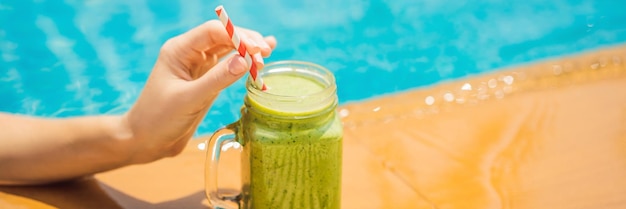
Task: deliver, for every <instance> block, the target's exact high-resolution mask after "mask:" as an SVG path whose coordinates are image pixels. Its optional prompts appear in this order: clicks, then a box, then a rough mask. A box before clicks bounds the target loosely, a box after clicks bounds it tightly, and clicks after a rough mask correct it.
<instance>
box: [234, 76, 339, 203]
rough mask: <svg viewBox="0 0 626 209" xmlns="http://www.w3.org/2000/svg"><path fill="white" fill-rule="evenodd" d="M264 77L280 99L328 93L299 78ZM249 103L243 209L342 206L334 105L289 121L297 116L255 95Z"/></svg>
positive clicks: (245, 124) (316, 83) (336, 119)
mask: <svg viewBox="0 0 626 209" xmlns="http://www.w3.org/2000/svg"><path fill="white" fill-rule="evenodd" d="M263 79H264V81H265V83H266V85H267V86H268V87H269V90H268V93H270V94H276V95H290V96H295V95H307V94H312V93H315V92H320V91H322V90H323V89H324V87H323V86H322V85H321V84H320V83H318V82H317V81H314V80H312V79H307V78H305V77H301V76H297V75H294V74H275V75H269V76H266V77H264V78H263ZM246 105H247V109H248V110H247V111H244V114H243V117H242V123H243V124H242V128H243V130H242V135H243V144H244V146H243V158H242V159H243V164H242V165H243V173H244V175H243V182H244V189H243V190H244V201H243V204H244V205H243V206H244V207H243V208H253V209H265V208H272V209H280V208H291V209H298V208H303V209H304V208H306V209H314V208H326V209H333V208H340V199H341V150H342V135H343V132H342V130H343V129H342V126H341V121H340V120H339V118H338V116H337V115H336V114H335V110H334V108H335V107H334V106H328V107H326V108H321V109H320V112H318V113H321V114H316V116H314V117H309V118H306V119H302V118H300V119H294V118H291V119H290V118H289V117H290V116H294V113H286V112H281V111H280V108H276V107H271V106H263V105H261V104H259V103H257V102H255V101H253V100H252V99H251V98H250V97H248V98H247V100H246ZM254 110H257V111H254ZM277 116H278V117H277ZM240 139H241V138H240Z"/></svg>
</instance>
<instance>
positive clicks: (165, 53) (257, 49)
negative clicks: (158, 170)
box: [0, 20, 276, 185]
mask: <svg viewBox="0 0 626 209" xmlns="http://www.w3.org/2000/svg"><path fill="white" fill-rule="evenodd" d="M237 30H239V31H240V32H242V33H241V34H240V35H242V41H243V42H244V44H246V46H248V47H247V49H248V52H249V53H250V54H259V55H261V56H269V54H270V53H271V51H272V49H273V48H274V47H275V45H276V40H275V39H274V38H273V37H265V38H264V37H263V36H261V35H260V34H259V33H257V32H254V31H251V30H247V29H243V28H237ZM233 49H234V46H233V45H232V42H231V40H230V38H229V37H228V34H227V33H226V30H225V29H224V27H223V26H222V25H221V23H219V21H216V20H213V21H208V22H205V23H204V24H202V25H200V26H198V27H196V28H193V29H191V30H189V31H187V32H186V33H184V34H181V35H179V36H177V37H174V38H172V39H170V40H168V41H167V42H166V43H165V44H164V45H163V46H162V48H161V52H160V54H159V58H158V59H157V61H156V63H155V65H154V68H153V69H152V72H151V73H150V77H149V78H148V81H147V82H146V85H145V87H144V89H143V91H142V92H141V95H140V96H139V98H138V100H137V102H136V103H135V104H134V105H133V107H132V108H131V109H130V110H129V111H128V112H127V113H126V114H124V115H121V116H91V117H76V118H68V119H45V118H35V117H29V116H19V115H10V114H6V113H0V185H2V184H41V183H49V182H54V181H60V180H66V179H71V178H77V177H81V176H85V175H89V174H94V173H98V172H102V171H106V170H111V169H115V168H119V167H122V166H126V165H131V164H139V163H148V162H152V161H155V160H158V159H161V158H163V157H170V156H175V155H177V154H179V153H180V152H181V151H182V149H183V148H184V147H185V145H186V144H187V142H188V141H189V139H190V138H191V137H192V136H193V133H194V132H195V130H196V128H197V127H198V125H199V123H200V122H201V121H202V119H203V118H204V116H205V115H206V113H207V111H208V110H209V108H210V107H211V105H212V104H213V101H214V100H215V98H216V97H217V95H218V94H219V93H220V91H221V90H222V89H224V88H226V87H227V86H229V85H230V84H232V83H233V82H235V81H236V80H237V79H239V78H241V77H242V76H243V75H244V74H245V72H247V70H246V69H247V67H246V63H245V60H244V59H243V58H242V57H241V56H239V55H232V56H229V57H225V56H226V55H227V54H228V53H229V52H231V51H232V50H233ZM255 57H256V58H258V56H255ZM222 58H224V59H222ZM255 61H256V62H257V66H260V67H262V66H263V62H262V61H261V60H259V59H255Z"/></svg>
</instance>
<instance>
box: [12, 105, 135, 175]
mask: <svg viewBox="0 0 626 209" xmlns="http://www.w3.org/2000/svg"><path fill="white" fill-rule="evenodd" d="M123 127H124V123H123V121H122V118H121V117H120V116H94V117H77V118H68V119H44V118H34V117H27V116H17V115H8V114H2V113H0V129H2V131H0V184H39V183H47V182H54V181H60V180H66V179H71V178H76V177H80V176H85V175H89V174H93V173H97V172H101V171H106V170H110V169H114V168H118V167H121V166H124V165H128V164H130V163H131V162H130V157H131V154H132V152H133V151H132V150H131V149H132V147H133V146H131V145H130V144H131V143H132V142H131V136H130V134H128V133H126V132H125V131H124V129H123Z"/></svg>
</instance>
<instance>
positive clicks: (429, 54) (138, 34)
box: [0, 0, 626, 135]
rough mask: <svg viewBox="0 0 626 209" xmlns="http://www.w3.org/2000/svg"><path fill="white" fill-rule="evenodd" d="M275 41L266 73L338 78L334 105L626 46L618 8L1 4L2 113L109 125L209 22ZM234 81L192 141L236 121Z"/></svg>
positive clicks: (584, 4)
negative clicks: (173, 48) (100, 117)
mask: <svg viewBox="0 0 626 209" xmlns="http://www.w3.org/2000/svg"><path fill="white" fill-rule="evenodd" d="M220 4H224V6H225V7H226V8H227V9H228V11H229V15H230V16H231V18H232V19H233V21H234V22H235V23H236V24H237V25H239V26H242V27H248V28H252V29H255V30H258V31H260V32H262V33H263V34H268V35H275V36H276V37H277V39H278V41H279V45H278V48H277V49H276V50H275V51H274V53H273V55H272V56H271V57H270V58H268V59H267V60H266V62H271V61H279V60H290V59H295V60H305V61H311V62H315V63H318V64H320V65H323V66H326V67H327V68H329V69H330V70H331V71H332V72H333V73H334V74H335V75H336V77H337V83H338V95H339V99H340V102H341V103H342V104H346V103H350V102H358V101H363V100H366V99H370V98H375V97H379V96H381V95H388V94H392V93H397V92H401V91H407V90H411V89H416V88H425V87H428V86H431V85H433V84H435V83H441V82H444V81H447V80H453V79H459V78H463V77H467V76H472V75H477V74H481V73H486V72H491V71H494V70H498V69H502V68H504V67H510V66H516V65H523V64H527V63H530V62H536V61H539V60H544V59H549V58H553V57H560V56H563V55H569V54H574V53H578V52H583V51H590V50H595V49H598V48H601V47H605V46H611V45H615V44H620V43H624V42H626V21H624V20H626V13H624V12H623V11H624V10H623V8H626V1H623V0H619V1H592V0H554V1H544V0H526V1H509V2H502V1H497V0H482V1H456V0H424V1H412V0H404V1H392V0H373V1H360V0H343V1H336V0H332V1H331V0H316V1H310V0H302V1H288V0H268V1H262V2H261V1H245V2H244V1H199V0H180V1H164V0H163V1H147V0H144V1H140V0H137V1H122V0H113V1H105V0H91V1H78V0H66V1H49V0H48V1H47V0H32V1H26V0H23V1H0V24H1V25H2V27H0V96H1V97H0V111H3V112H12V113H20V114H28V115H37V116H48V117H68V116H77V115H94V114H119V113H123V112H125V111H126V110H128V109H129V108H130V106H131V105H132V104H133V102H134V101H135V100H136V98H137V96H138V94H139V93H140V91H141V89H142V87H143V85H144V83H145V80H146V78H147V77H148V75H149V73H150V71H151V68H152V65H153V64H154V61H155V59H156V57H157V55H158V52H159V48H160V46H161V44H162V43H164V42H165V41H166V40H167V39H168V38H170V37H172V36H175V35H177V34H179V33H182V32H184V31H186V30H187V29H190V28H192V27H194V26H196V25H198V24H200V23H202V22H204V21H206V20H209V19H215V18H216V16H215V14H214V12H213V9H214V8H215V7H216V6H217V5H220ZM244 94H245V89H244V81H243V79H242V80H240V81H239V82H237V83H236V84H235V85H233V86H231V87H229V88H228V89H226V90H225V91H224V92H223V93H222V94H221V95H220V97H219V98H218V99H217V101H216V102H215V104H214V106H213V108H212V109H211V111H210V112H209V113H208V116H207V118H206V119H205V120H204V121H203V123H202V124H201V125H200V127H199V130H198V134H201V135H202V134H207V133H210V132H212V131H213V130H215V129H217V128H218V127H221V126H223V125H225V124H228V123H230V122H233V121H235V120H236V119H237V118H238V117H239V113H238V111H239V107H240V106H241V104H242V97H243V95H244Z"/></svg>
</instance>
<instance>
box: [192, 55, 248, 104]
mask: <svg viewBox="0 0 626 209" xmlns="http://www.w3.org/2000/svg"><path fill="white" fill-rule="evenodd" d="M246 71H247V66H246V60H245V59H243V58H242V57H241V56H239V55H233V56H231V57H229V58H227V59H225V60H222V61H221V62H219V63H218V64H217V65H215V66H213V68H211V69H210V70H209V71H207V72H206V73H205V74H204V75H203V76H202V77H200V78H199V79H196V80H194V81H193V84H192V85H193V88H194V89H193V91H194V92H198V93H199V94H200V95H203V94H204V95H206V94H207V93H209V94H211V93H219V92H220V91H222V89H224V88H226V87H228V86H229V85H231V84H232V83H234V82H235V81H237V80H238V79H239V78H241V77H242V76H243V75H245V73H246ZM200 95H199V96H200Z"/></svg>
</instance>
